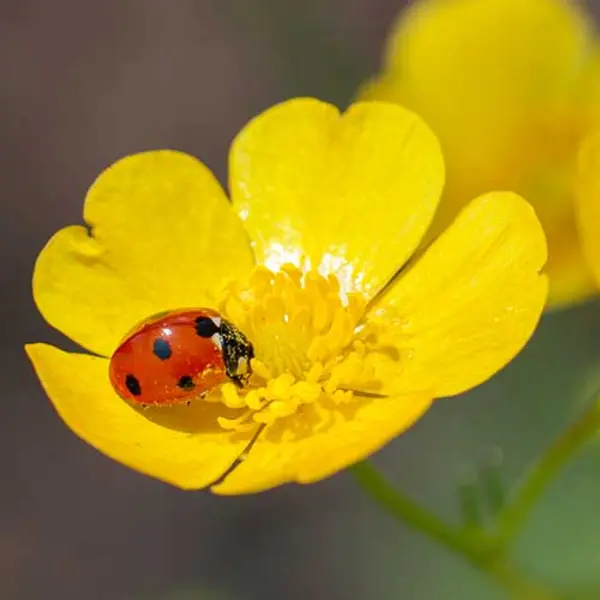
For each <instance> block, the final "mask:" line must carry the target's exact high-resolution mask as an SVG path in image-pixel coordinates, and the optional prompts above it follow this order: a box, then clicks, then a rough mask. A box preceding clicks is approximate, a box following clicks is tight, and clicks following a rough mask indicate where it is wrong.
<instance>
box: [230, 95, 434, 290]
mask: <svg viewBox="0 0 600 600" xmlns="http://www.w3.org/2000/svg"><path fill="white" fill-rule="evenodd" d="M230 169H231V170H230V188H231V193H232V199H233V202H234V205H235V208H236V210H237V211H238V212H239V214H240V216H241V217H242V219H244V220H245V222H246V226H247V228H248V231H249V233H250V237H251V238H252V241H253V244H254V250H255V252H256V257H257V261H258V262H264V263H266V264H267V266H270V267H277V266H280V265H281V264H283V263H286V262H287V263H290V262H292V263H295V264H296V265H299V263H300V262H301V260H302V258H306V259H308V260H309V261H310V265H311V266H312V267H313V268H318V269H319V270H320V271H321V273H323V274H328V273H335V274H337V275H338V276H339V277H340V279H341V281H342V285H343V286H344V287H345V288H346V289H348V288H350V287H352V288H353V289H359V290H361V291H363V292H364V293H365V294H367V295H368V296H373V295H374V294H375V293H376V292H377V291H378V290H379V289H380V288H381V287H382V286H383V285H385V283H386V282H387V281H388V280H389V278H390V277H391V276H392V275H393V274H394V273H395V271H396V270H397V269H398V268H399V267H400V266H402V264H403V263H404V262H405V261H406V260H407V258H408V257H409V256H410V255H411V254H412V252H413V251H414V249H415V247H416V246H417V244H418V243H419V241H420V239H421V237H422V236H423V234H424V232H425V230H426V229H427V227H428V225H429V223H430V221H431V218H432V216H433V214H434V212H435V209H436V206H437V203H438V199H439V195H440V193H441V189H442V185H443V161H442V157H441V154H440V150H439V146H438V143H437V140H436V139H435V137H434V136H433V134H432V133H431V132H430V131H429V129H428V128H427V127H426V126H425V125H424V124H423V122H422V121H421V120H420V119H418V118H417V117H416V116H415V115H413V114H411V113H409V112H408V111H406V110H404V109H402V108H400V107H398V106H394V105H391V104H385V103H363V104H356V105H353V106H351V107H350V109H349V110H348V111H347V112H346V113H344V114H343V115H341V116H340V114H339V112H338V110H337V109H336V108H335V107H333V106H331V105H329V104H325V103H323V102H319V101H317V100H313V99H296V100H292V101H289V102H285V103H283V104H280V105H278V106H275V107H273V108H271V109H269V110H267V111H266V112H265V113H263V114H262V115H260V116H258V117H257V118H256V119H254V120H253V121H251V122H250V124H249V125H247V126H246V127H245V128H244V129H243V130H242V132H241V133H240V134H239V135H238V137H237V138H236V139H235V141H234V143H233V145H232V149H231V156H230Z"/></svg>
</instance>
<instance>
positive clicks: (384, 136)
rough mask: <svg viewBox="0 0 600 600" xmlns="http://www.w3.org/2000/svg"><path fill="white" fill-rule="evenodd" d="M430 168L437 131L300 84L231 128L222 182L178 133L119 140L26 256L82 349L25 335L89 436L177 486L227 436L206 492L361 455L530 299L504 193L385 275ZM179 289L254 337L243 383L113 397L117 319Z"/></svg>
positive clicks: (536, 250)
mask: <svg viewBox="0 0 600 600" xmlns="http://www.w3.org/2000/svg"><path fill="white" fill-rule="evenodd" d="M443 171H444V166H443V161H442V155H441V152H440V149H439V144H438V142H437V140H436V138H435V137H434V135H433V134H432V133H431V132H430V130H429V129H428V128H427V127H426V126H425V125H424V124H423V122H422V121H421V120H420V119H419V118H417V117H416V116H415V115H413V114H412V113H410V112H408V111H406V110H405V109H403V108H401V107H399V106H396V105H394V104H388V103H378V102H368V103H361V104H356V105H353V106H352V107H351V108H350V109H349V110H348V111H347V112H346V113H344V114H343V115H340V114H339V112H338V111H337V109H336V108H334V107H333V106H330V105H328V104H324V103H322V102H319V101H317V100H312V99H296V100H292V101H289V102H285V103H283V104H281V105H278V106H275V107H273V108H271V109H270V110H267V111H266V112H265V113H263V114H262V115H260V116H258V117H257V118H255V119H254V120H253V121H251V122H250V123H249V124H248V125H247V126H246V127H245V128H244V129H243V130H242V131H241V133H240V134H239V135H238V136H237V138H236V139H235V141H234V142H233V145H232V147H231V153H230V182H229V183H230V185H229V187H230V193H231V200H232V201H231V203H230V202H229V201H228V200H227V197H226V196H225V194H224V192H223V190H222V189H221V187H220V186H219V184H218V183H217V181H216V180H215V179H214V177H213V176H212V175H211V173H210V172H209V171H208V169H207V168H206V167H205V166H203V165H202V164H201V163H200V162H198V161H197V160H196V159H194V158H192V157H190V156H187V155H185V154H182V153H179V152H174V151H167V150H163V151H155V152H147V153H142V154H137V155H134V156H130V157H127V158H124V159H123V160H120V161H118V162H117V163H116V164H114V165H113V166H111V167H110V168H108V169H107V170H106V171H105V172H104V173H102V174H101V175H100V177H99V178H98V179H97V181H96V182H95V183H94V184H93V186H92V187H91V189H90V191H89V193H88V196H87V199H86V203H85V211H84V217H85V221H86V223H87V224H88V226H89V230H88V229H87V228H86V227H82V226H71V227H67V228H65V229H63V230H61V231H59V232H58V233H57V234H56V235H55V236H54V237H53V238H52V239H51V240H50V241H49V242H48V244H47V245H46V247H45V248H44V250H43V251H42V252H41V254H40V256H39V258H38V260H37V263H36V267H35V273H34V278H33V291H34V297H35V300H36V303H37V305H38V307H39V309H40V311H41V313H42V314H43V315H44V317H45V318H46V319H47V321H48V322H49V323H50V324H51V325H53V326H54V327H56V328H57V329H59V330H60V331H62V332H63V333H65V334H66V335H68V336H69V337H70V338H71V339H72V340H74V341H75V342H77V343H78V344H80V345H81V346H83V347H84V348H87V349H88V350H90V351H91V352H93V353H94V355H89V354H83V353H68V352H64V351H62V350H60V349H57V348H55V347H52V346H49V345H46V344H32V345H29V346H28V347H27V352H28V353H29V356H30V358H31V360H32V361H33V364H34V366H35V369H36V371H37V374H38V376H39V378H40V380H41V382H42V385H43V386H44V388H45V390H46V392H47V393H48V395H49V397H50V398H51V400H52V402H53V403H54V406H55V407H56V409H57V411H58V413H59V414H60V415H61V417H62V418H63V419H64V420H65V422H66V423H67V424H68V425H69V427H71V429H72V430H73V431H74V432H75V433H77V434H78V435H79V436H81V437H82V438H83V439H85V440H86V441H87V442H89V443H90V444H92V445H93V446H95V447H96V448H98V449H99V450H101V451H102V452H104V453H105V454H107V455H109V456H111V457H112V458H114V459H116V460H118V461H121V462H122V463H125V464H126V465H129V466H130V467H132V468H134V469H137V470H139V471H142V472H144V473H147V474H149V475H152V476H154V477H157V478H159V479H162V480H164V481H167V482H169V483H172V484H174V485H177V486H179V487H182V488H201V487H204V486H207V485H210V484H211V483H213V482H215V480H217V479H218V478H220V477H221V476H222V475H223V474H224V472H226V471H227V470H228V468H229V467H230V466H231V465H232V464H234V463H235V461H236V460H237V459H240V457H241V458H242V459H243V460H240V462H239V464H238V465H237V466H236V468H235V469H233V470H231V472H230V473H229V474H228V475H227V476H226V477H225V478H224V479H223V481H222V482H220V483H218V484H216V485H214V486H213V490H214V491H216V492H217V493H223V494H239V493H247V492H255V491H259V490H264V489H267V488H270V487H273V486H276V485H278V484H281V483H284V482H287V481H297V482H301V483H309V482H314V481H317V480H319V479H322V478H324V477H327V476H328V475H331V474H333V473H335V472H336V471H338V470H340V469H343V468H344V467H346V466H348V465H350V464H352V463H354V462H355V461H358V460H360V459H362V458H364V457H366V456H368V455H369V454H371V453H372V452H374V451H375V450H377V449H378V448H380V447H381V446H383V445H384V444H385V443H386V442H388V441H389V440H390V439H392V438H393V437H395V436H397V435H398V434H399V433H401V432H403V431H404V430H406V429H407V428H408V427H409V426H410V425H412V423H414V422H415V421H416V420H417V419H418V418H419V417H420V416H421V415H422V414H423V413H424V412H425V411H426V410H427V408H428V407H429V406H430V404H431V402H432V400H433V399H434V398H436V397H440V396H450V395H454V394H458V393H460V392H463V391H464V390H467V389H469V388H472V387H473V386H476V385H478V384H479V383H481V382H483V381H484V380H486V379H488V378H489V377H490V376H492V375H493V374H494V373H495V372H496V371H498V370H499V369H500V368H501V367H502V366H503V365H505V364H506V363H507V362H508V361H509V360H511V359H512V358H513V356H514V355H515V354H516V353H517V352H518V351H519V350H520V349H521V347H522V346H523V345H524V344H525V343H526V341H527V340H528V338H529V337H530V335H531V333H532V331H533V330H534V328H535V326H536V324H537V321H538V319H539V316H540V313H541V311H542V309H543V306H544V303H545V300H546V294H547V281H546V277H545V276H544V275H540V270H541V268H542V266H543V264H544V262H545V260H546V245H545V238H544V234H543V231H542V229H541V226H540V224H539V222H538V220H537V218H536V216H535V214H534V211H533V210H532V209H531V207H530V206H529V205H528V204H527V203H526V202H525V201H524V200H522V199H521V198H520V197H518V196H516V195H515V194H512V193H492V194H487V195H484V196H482V197H480V198H478V199H476V200H474V201H473V202H472V203H471V204H469V205H468V206H467V207H466V208H465V210H464V211H463V212H462V213H461V214H460V215H459V217H458V218H457V219H456V221H455V223H454V224H453V225H452V226H451V227H450V228H449V229H448V231H446V232H445V233H443V234H442V235H441V236H440V237H439V239H437V240H436V241H435V242H434V243H433V245H432V246H431V247H430V248H429V249H428V250H427V252H425V254H424V255H423V256H422V257H421V258H420V260H419V261H418V263H417V264H415V265H414V266H412V267H411V268H410V269H408V270H407V272H403V273H402V274H401V275H399V270H400V269H401V268H402V267H403V265H405V263H406V262H407V260H408V259H409V258H410V256H411V254H412V253H413V251H414V250H415V248H416V247H417V246H418V245H419V243H420V240H421V238H422V236H423V235H424V233H425V231H426V229H427V228H428V226H429V224H430V222H431V219H432V218H433V215H434V213H435V210H436V207H437V204H438V201H439V196H440V194H441V190H442V186H443V179H444V172H443ZM192 306H210V307H214V308H218V309H219V310H220V311H222V313H223V314H224V315H225V316H226V317H227V318H228V319H230V320H231V321H232V322H233V323H234V324H235V325H236V326H238V327H239V328H240V329H241V330H242V331H243V332H244V333H245V334H246V335H247V336H248V337H249V338H250V340H251V341H252V342H253V344H254V347H255V350H256V360H255V361H254V362H253V366H254V375H253V377H252V379H251V381H250V383H249V386H248V388H247V389H245V390H237V389H236V388H235V387H234V386H233V385H232V384H228V383H226V384H224V385H223V386H221V387H220V388H219V389H217V390H215V391H214V393H212V394H211V395H209V396H208V397H207V398H206V399H205V400H200V399H198V400H196V401H194V402H192V404H191V406H185V405H183V406H181V405H178V406H175V407H166V408H165V407H163V408H148V409H145V410H144V409H141V408H135V407H133V406H131V405H130V404H129V403H127V402H125V401H123V400H121V399H120V398H119V397H118V396H117V395H116V393H115V392H114V391H113V389H112V388H111V385H110V383H109V377H108V363H109V361H108V359H107V358H106V357H110V356H111V354H112V353H113V352H114V351H115V349H116V348H117V346H118V344H119V341H120V339H121V338H122V336H123V335H125V334H126V333H127V332H128V331H129V329H130V328H131V326H132V325H133V324H135V323H136V322H138V321H140V320H142V319H144V318H145V317H147V316H148V315H151V314H153V313H156V312H159V311H163V310H168V309H175V308H180V307H192ZM257 432H259V435H258V436H257V437H255V436H256V434H257ZM254 438H255V441H254V443H253V445H252V446H251V448H250V449H249V450H248V444H249V442H250V441H251V440H253V439H254ZM236 464H237V463H236Z"/></svg>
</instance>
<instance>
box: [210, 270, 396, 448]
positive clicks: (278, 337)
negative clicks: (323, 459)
mask: <svg viewBox="0 0 600 600" xmlns="http://www.w3.org/2000/svg"><path fill="white" fill-rule="evenodd" d="M341 288H342V286H340V282H339V280H338V278H337V277H336V276H335V275H331V274H329V275H327V276H323V275H321V274H319V273H317V272H315V271H309V272H303V271H301V270H300V269H298V268H297V267H295V266H293V265H291V264H286V265H283V266H282V267H281V268H280V270H279V271H277V272H273V271H270V270H268V269H266V268H264V267H258V268H257V269H256V270H255V271H254V272H253V273H252V274H251V276H250V277H249V279H248V282H247V284H245V285H240V284H239V283H238V284H231V285H230V286H229V288H228V289H227V291H226V293H225V295H224V298H223V300H222V302H221V309H222V312H223V313H224V315H226V318H227V319H229V320H231V321H232V322H233V323H235V325H236V326H237V327H239V328H240V329H241V330H242V331H243V332H244V333H245V335H246V336H247V337H248V338H249V339H250V340H251V341H252V343H253V345H254V351H255V356H256V357H255V358H253V359H252V361H251V366H252V377H251V379H250V382H249V384H248V387H247V388H246V389H241V390H240V389H238V388H237V387H236V386H235V385H233V384H232V383H226V384H224V385H222V386H221V389H220V396H221V401H222V402H223V404H224V405H225V406H227V407H228V408H229V409H244V408H246V409H247V410H246V411H244V412H243V414H242V415H241V416H239V417H237V418H235V419H227V418H220V419H219V420H218V422H219V424H220V425H221V427H223V428H225V429H227V430H231V431H249V430H250V429H252V427H256V423H261V424H264V425H266V426H268V425H270V424H272V423H274V422H275V421H277V420H279V419H285V418H287V417H291V416H292V415H294V414H296V413H297V412H298V411H299V410H301V408H302V407H303V406H306V407H308V406H311V407H313V409H311V410H313V412H314V417H313V418H314V419H315V424H314V427H315V428H318V427H323V426H327V425H326V423H329V424H330V421H331V419H332V418H339V415H338V417H333V416H332V415H331V414H329V413H330V412H331V407H334V406H343V405H346V404H348V403H352V402H355V403H356V402H362V401H370V400H371V398H373V397H375V396H373V394H376V393H377V391H378V390H380V389H381V380H380V379H379V376H380V375H381V374H382V373H384V372H385V371H386V369H385V368H383V367H389V364H388V363H389V362H390V360H392V359H390V357H389V356H387V355H385V354H382V353H381V348H380V345H379V342H378V334H379V328H378V326H377V325H373V324H371V323H370V324H369V325H368V326H366V325H364V324H362V323H361V319H362V318H363V315H364V310H365V306H366V299H365V298H364V297H363V296H361V295H360V294H357V293H342V291H341ZM386 361H387V363H386ZM392 362H393V361H392ZM355 392H356V393H355ZM361 392H364V393H365V395H364V396H362V397H361V396H360V393H361ZM369 394H372V396H369ZM361 398H362V399H361ZM281 435H282V436H283V437H285V436H286V435H289V432H287V433H286V432H285V431H282V432H281Z"/></svg>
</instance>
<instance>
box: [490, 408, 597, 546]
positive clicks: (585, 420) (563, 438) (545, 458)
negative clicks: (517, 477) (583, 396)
mask: <svg viewBox="0 0 600 600" xmlns="http://www.w3.org/2000/svg"><path fill="white" fill-rule="evenodd" d="M599 429H600V399H597V400H595V401H594V402H593V403H592V404H591V406H590V407H589V408H588V409H587V410H586V411H585V412H584V413H583V414H582V415H581V417H580V418H579V419H577V420H576V421H575V422H574V423H573V424H572V425H571V426H570V427H569V428H568V429H567V430H566V431H565V432H564V433H562V434H561V435H560V436H559V437H558V439H557V440H556V441H555V442H554V443H553V444H552V445H551V446H550V447H549V448H548V450H547V451H546V452H545V453H544V454H543V455H542V456H541V458H540V459H539V461H538V462H537V463H536V464H535V465H534V466H533V468H532V469H531V471H530V472H529V474H528V475H527V477H526V478H525V480H524V481H523V484H522V485H521V487H520V488H519V489H518V490H517V492H516V493H515V495H514V496H513V498H512V500H511V501H510V502H509V503H508V504H507V505H506V506H505V507H504V509H502V510H501V511H500V513H499V514H498V519H497V522H496V523H497V525H496V526H497V532H498V533H497V538H498V541H499V544H500V546H501V547H503V548H506V546H508V545H509V544H510V543H511V542H512V541H513V540H514V539H515V537H516V535H517V534H518V533H519V531H520V530H521V529H522V528H523V526H524V524H525V522H526V521H527V518H528V517H529V515H530V514H531V512H532V510H533V508H534V507H535V505H536V503H537V501H538V500H539V498H540V496H541V495H542V493H543V492H544V490H545V489H546V487H547V486H548V484H549V483H550V482H551V481H552V480H553V479H554V477H555V476H556V475H557V473H558V472H559V471H560V470H561V469H562V468H563V466H564V465H565V464H566V463H567V462H568V461H569V460H570V459H572V458H573V456H574V455H575V454H577V452H579V450H581V448H582V447H583V446H584V445H586V444H587V443H588V442H589V441H590V440H591V439H592V438H593V437H595V436H596V435H597V433H598V430H599Z"/></svg>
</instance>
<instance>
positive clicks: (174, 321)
mask: <svg viewBox="0 0 600 600" xmlns="http://www.w3.org/2000/svg"><path fill="white" fill-rule="evenodd" d="M253 356H254V349H253V347H252V344H251V343H250V342H249V341H248V339H247V338H246V336H245V335H244V334H243V333H242V332H241V331H240V330H239V329H237V328H236V327H235V326H234V325H232V324H231V323H229V321H226V320H225V319H224V318H223V317H222V316H221V315H220V313H219V312H217V311H216V310H213V309H210V308H193V309H182V310H176V311H168V312H163V313H159V314H158V315H154V316H152V317H150V318H149V319H146V320H145V321H142V322H141V323H140V324H139V325H137V326H136V327H135V328H134V329H133V331H131V333H129V335H127V337H126V338H125V339H124V341H123V342H121V344H120V345H119V347H118V348H117V349H116V351H115V353H114V354H113V355H112V358H111V359H110V367H109V374H110V381H111V383H112V386H113V388H114V389H115V391H116V392H117V394H118V395H119V396H121V398H123V399H124V400H128V401H130V402H132V403H134V404H138V405H144V406H150V405H152V406H168V405H172V404H180V403H189V402H190V401H191V400H192V399H193V398H196V397H199V396H200V397H202V396H204V395H205V394H206V393H207V392H209V391H210V390H211V389H213V388H214V387H215V386H216V385H219V384H221V383H224V382H225V381H233V383H235V384H236V385H237V386H238V387H243V386H244V385H246V383H247V382H248V379H249V378H250V375H251V369H250V359H251V358H253Z"/></svg>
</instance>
